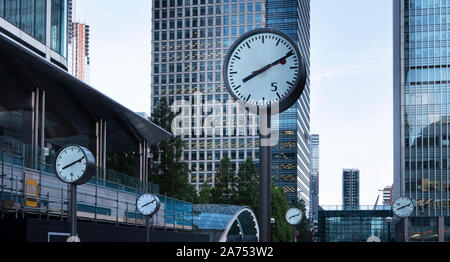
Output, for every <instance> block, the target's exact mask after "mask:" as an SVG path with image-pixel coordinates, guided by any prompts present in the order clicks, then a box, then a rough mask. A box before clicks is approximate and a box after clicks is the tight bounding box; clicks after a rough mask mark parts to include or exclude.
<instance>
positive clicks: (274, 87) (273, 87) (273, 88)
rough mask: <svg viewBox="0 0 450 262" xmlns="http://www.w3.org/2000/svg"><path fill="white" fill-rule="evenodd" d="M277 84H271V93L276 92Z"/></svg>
mask: <svg viewBox="0 0 450 262" xmlns="http://www.w3.org/2000/svg"><path fill="white" fill-rule="evenodd" d="M277 84H278V83H277V82H273V83H272V89H271V91H272V92H276V91H278V86H277Z"/></svg>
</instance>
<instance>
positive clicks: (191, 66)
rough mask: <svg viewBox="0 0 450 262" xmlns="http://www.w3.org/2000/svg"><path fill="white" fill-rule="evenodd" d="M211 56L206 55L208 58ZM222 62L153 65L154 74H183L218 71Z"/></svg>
mask: <svg viewBox="0 0 450 262" xmlns="http://www.w3.org/2000/svg"><path fill="white" fill-rule="evenodd" d="M210 56H211V57H212V54H211V55H210V54H208V57H210ZM221 65H222V61H207V62H190V63H168V64H153V73H154V74H159V73H162V74H165V73H184V72H191V71H192V72H197V71H214V70H216V71H220V70H221Z"/></svg>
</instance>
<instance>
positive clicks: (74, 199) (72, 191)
mask: <svg viewBox="0 0 450 262" xmlns="http://www.w3.org/2000/svg"><path fill="white" fill-rule="evenodd" d="M70 194H71V195H70V209H71V212H70V213H71V214H70V215H71V220H72V221H71V224H72V230H71V235H72V236H75V237H76V236H77V234H78V233H77V185H76V184H71V185H70Z"/></svg>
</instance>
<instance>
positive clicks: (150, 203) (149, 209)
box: [136, 194, 160, 216]
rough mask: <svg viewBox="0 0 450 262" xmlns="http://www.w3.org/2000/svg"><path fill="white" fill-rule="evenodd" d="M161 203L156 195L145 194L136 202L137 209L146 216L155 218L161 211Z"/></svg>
mask: <svg viewBox="0 0 450 262" xmlns="http://www.w3.org/2000/svg"><path fill="white" fill-rule="evenodd" d="M159 207H160V201H159V198H158V197H157V196H156V195H154V194H143V195H141V196H140V197H139V198H138V199H137V200H136V208H137V210H138V211H139V213H141V214H143V215H145V216H153V215H154V214H156V213H157V212H158V211H159Z"/></svg>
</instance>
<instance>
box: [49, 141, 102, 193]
mask: <svg viewBox="0 0 450 262" xmlns="http://www.w3.org/2000/svg"><path fill="white" fill-rule="evenodd" d="M95 168H96V166H95V157H94V155H93V154H92V153H91V151H89V150H88V149H87V148H84V147H82V146H77V145H68V146H66V147H63V148H62V149H61V150H59V151H58V153H57V156H56V160H55V171H56V176H57V177H58V178H59V179H60V180H61V181H62V182H64V183H68V184H75V185H81V184H84V183H86V182H87V181H88V180H89V179H90V178H91V177H92V176H93V175H94V174H95Z"/></svg>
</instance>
